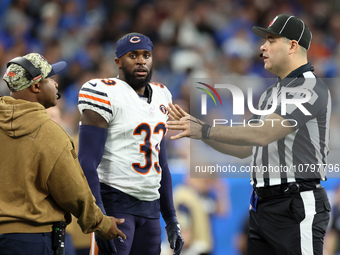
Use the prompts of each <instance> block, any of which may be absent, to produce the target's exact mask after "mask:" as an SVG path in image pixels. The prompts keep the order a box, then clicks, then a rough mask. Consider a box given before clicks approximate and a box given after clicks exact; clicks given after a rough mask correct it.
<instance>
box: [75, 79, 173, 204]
mask: <svg viewBox="0 0 340 255" xmlns="http://www.w3.org/2000/svg"><path fill="white" fill-rule="evenodd" d="M149 85H150V87H149V89H150V88H151V93H149V99H148V98H141V97H140V96H139V95H138V94H137V93H136V92H135V91H134V90H133V89H132V87H131V86H130V85H128V84H127V83H125V82H124V81H121V80H119V79H116V78H110V79H93V80H90V81H88V82H87V83H85V84H84V85H83V86H82V88H81V90H80V92H79V102H78V108H79V111H80V112H83V111H84V110H85V109H88V110H92V111H95V112H97V113H98V114H99V115H101V116H102V117H103V118H104V119H105V120H106V121H107V122H108V124H109V128H108V135H107V141H106V144H105V149H104V155H103V158H102V160H101V162H100V164H99V166H98V169H97V171H98V176H99V180H100V182H102V183H105V184H107V185H109V186H111V187H113V188H116V189H119V190H121V191H122V192H124V193H127V194H129V195H131V196H133V197H136V198H138V199H140V200H144V201H153V200H155V199H158V198H159V193H158V188H159V187H160V184H159V183H160V179H161V167H160V166H159V161H158V155H159V150H160V148H159V146H160V142H161V140H162V139H163V137H164V136H165V134H166V128H165V123H166V121H167V112H166V106H167V105H168V104H169V102H171V94H170V92H169V90H168V89H167V88H166V87H165V86H164V85H163V84H160V83H150V84H149ZM148 100H149V102H150V103H148V102H147V101H148Z"/></svg>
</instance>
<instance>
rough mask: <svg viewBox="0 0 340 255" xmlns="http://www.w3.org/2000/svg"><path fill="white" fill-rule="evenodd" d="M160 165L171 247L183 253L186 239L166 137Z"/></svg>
mask: <svg viewBox="0 0 340 255" xmlns="http://www.w3.org/2000/svg"><path fill="white" fill-rule="evenodd" d="M159 165H160V166H161V169H162V179H161V187H160V188H159V193H160V206H161V213H162V217H163V219H164V221H165V223H166V232H167V235H168V240H169V243H170V248H171V249H174V254H175V255H177V254H180V253H181V250H182V246H183V244H184V241H183V238H182V235H181V230H180V227H179V224H178V220H177V217H176V211H175V206H174V202H173V195H172V178H171V174H170V170H169V166H168V162H167V158H166V144H165V139H164V138H163V140H162V141H161V144H160V153H159Z"/></svg>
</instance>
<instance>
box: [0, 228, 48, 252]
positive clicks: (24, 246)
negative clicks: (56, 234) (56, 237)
mask: <svg viewBox="0 0 340 255" xmlns="http://www.w3.org/2000/svg"><path fill="white" fill-rule="evenodd" d="M51 236H52V234H51V233H14V234H2V235H0V255H53V254H54V251H53V250H52V237H51Z"/></svg>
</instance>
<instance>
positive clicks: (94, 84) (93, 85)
mask: <svg viewBox="0 0 340 255" xmlns="http://www.w3.org/2000/svg"><path fill="white" fill-rule="evenodd" d="M89 84H90V85H91V86H92V87H95V86H97V82H96V83H91V82H89Z"/></svg>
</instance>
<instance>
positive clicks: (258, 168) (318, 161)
mask: <svg viewBox="0 0 340 255" xmlns="http://www.w3.org/2000/svg"><path fill="white" fill-rule="evenodd" d="M312 71H313V67H312V66H311V64H310V63H307V64H306V65H303V66H301V67H299V68H298V69H296V70H294V71H293V72H291V73H290V74H289V75H288V76H287V77H286V78H285V79H282V80H281V79H278V81H277V83H276V84H274V85H273V86H271V87H270V88H269V89H267V90H266V91H265V92H264V93H263V94H262V96H261V98H260V101H259V105H258V109H261V110H266V109H271V107H272V104H273V95H274V96H277V108H276V110H275V113H276V114H278V115H280V116H282V117H283V118H285V119H286V120H287V122H286V123H283V124H284V125H289V123H291V125H293V126H295V131H294V132H292V133H290V134H289V135H287V136H285V137H284V138H282V139H280V140H277V141H274V142H272V143H270V144H268V145H266V146H263V147H262V146H256V147H253V155H252V162H251V169H252V173H251V184H252V185H253V186H254V187H265V186H272V185H279V184H283V183H289V182H296V181H301V180H326V170H327V165H326V164H327V155H328V152H329V148H328V144H329V121H330V114H331V98H330V92H329V90H328V88H327V86H326V85H325V84H324V83H323V82H322V81H321V80H320V79H319V78H317V77H316V76H315V74H314V73H313V72H312ZM283 87H285V90H289V89H290V88H302V89H307V90H308V91H309V92H311V99H310V100H308V102H306V103H303V104H302V106H303V107H304V108H305V109H307V110H308V112H309V113H310V115H306V114H305V113H304V112H303V111H302V110H301V108H302V107H297V105H295V104H287V108H286V115H284V114H283V113H282V112H281V92H282V88H283ZM274 88H276V89H277V90H276V91H277V93H276V92H275V89H274ZM273 89H274V90H273ZM273 91H274V92H273ZM305 96H306V94H304V93H296V92H295V93H294V92H291V93H286V98H287V99H301V98H304V97H305ZM265 117H267V116H263V115H262V116H259V115H253V116H252V117H251V118H250V119H253V120H254V119H257V120H258V121H261V120H263V119H264V118H265ZM288 121H289V122H288Z"/></svg>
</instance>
